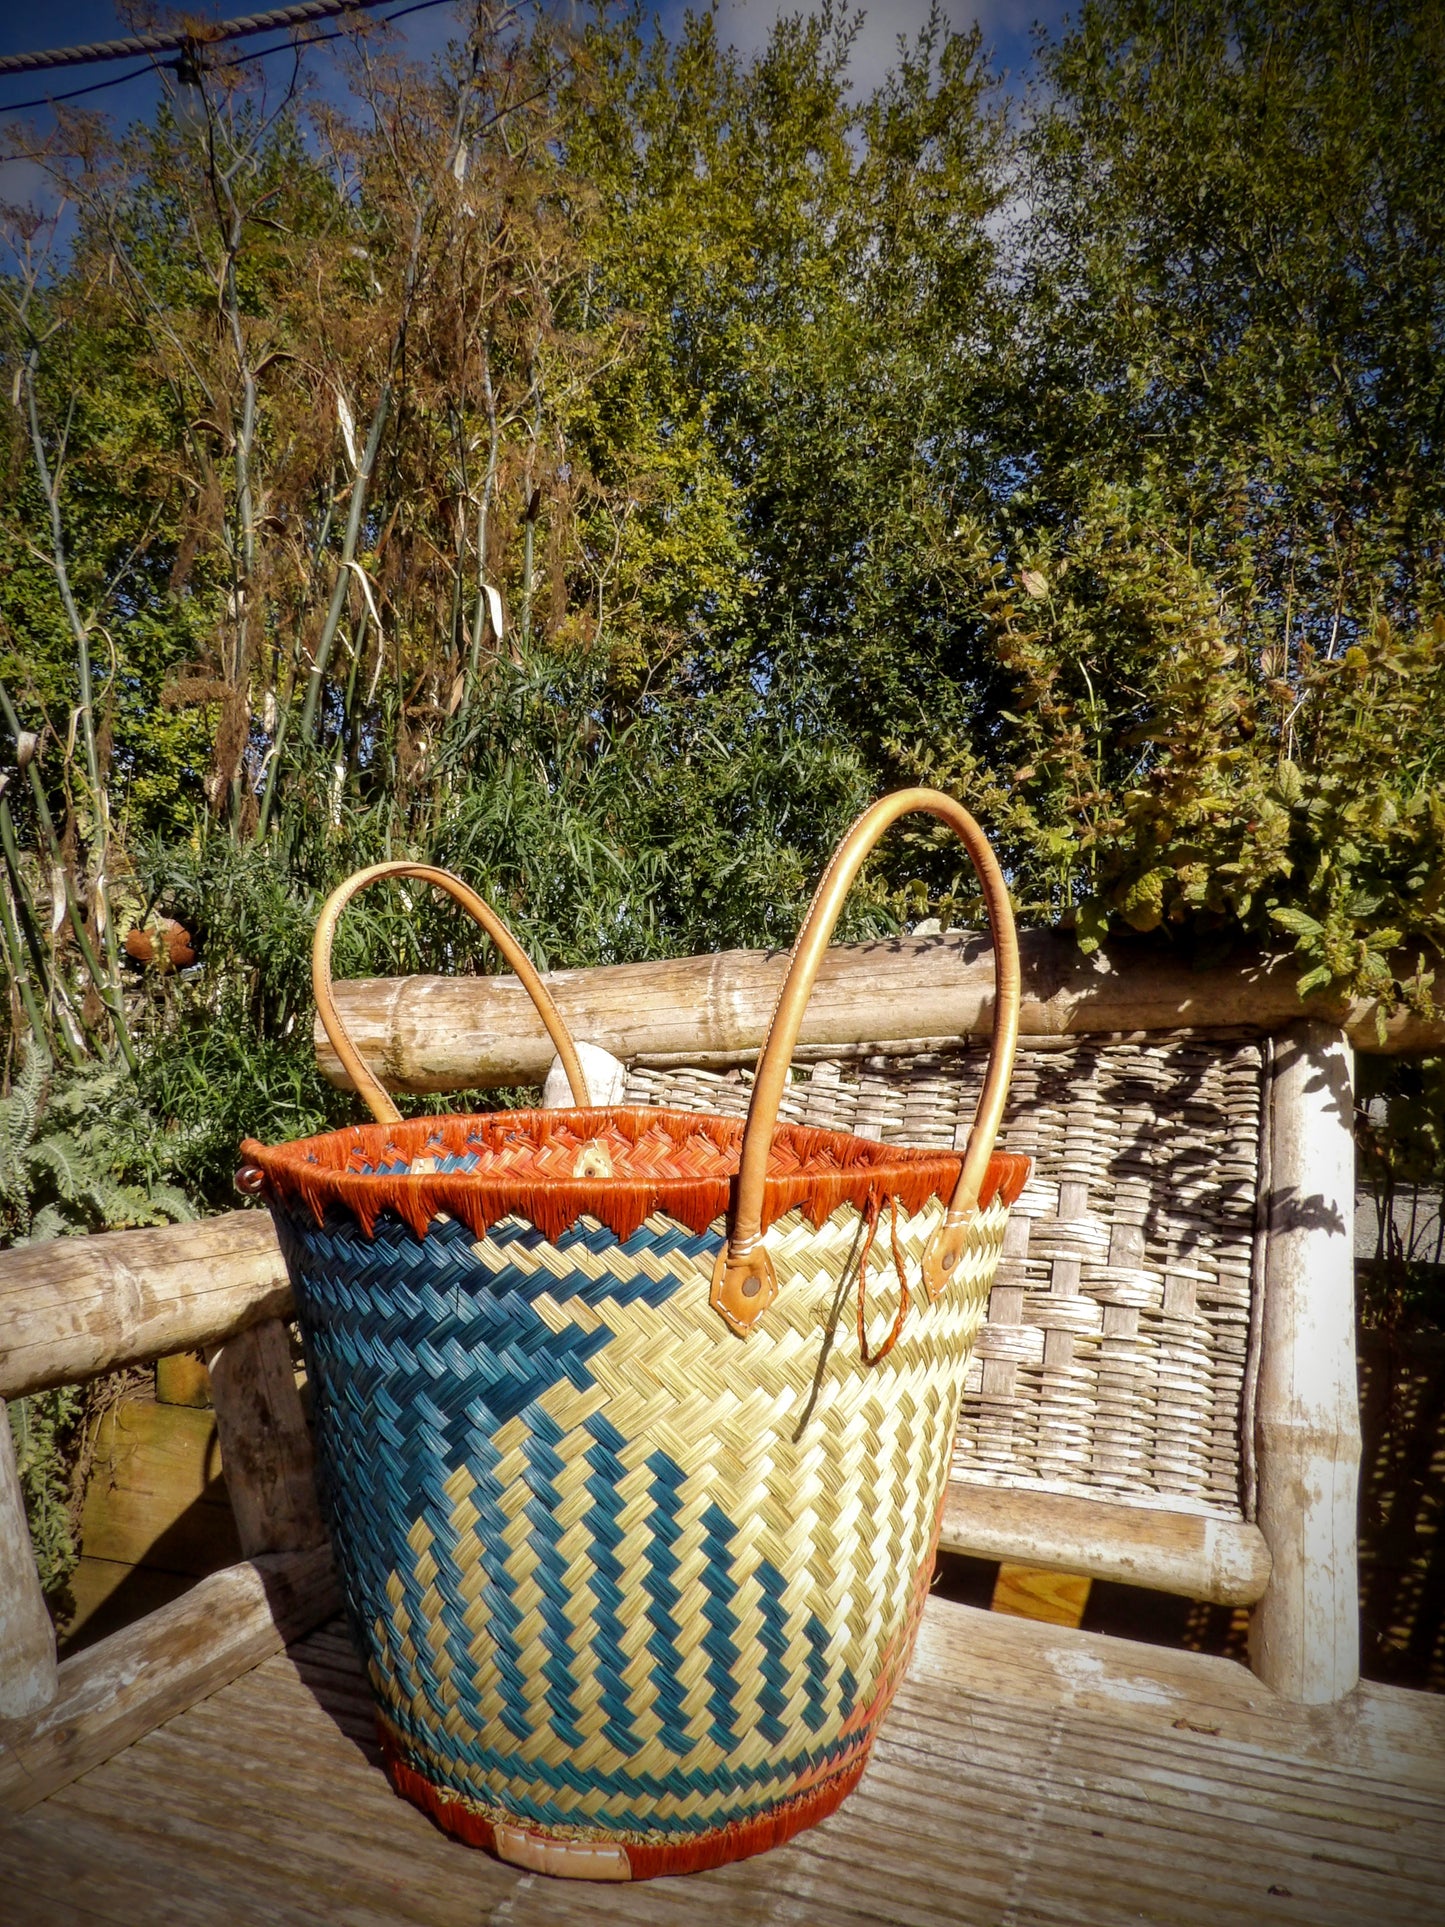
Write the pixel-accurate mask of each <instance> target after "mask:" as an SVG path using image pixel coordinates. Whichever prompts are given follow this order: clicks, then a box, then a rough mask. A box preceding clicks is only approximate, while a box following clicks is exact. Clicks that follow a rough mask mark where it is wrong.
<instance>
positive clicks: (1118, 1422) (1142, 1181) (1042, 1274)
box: [625, 1033, 1264, 1519]
mask: <svg viewBox="0 0 1445 1927" xmlns="http://www.w3.org/2000/svg"><path fill="white" fill-rule="evenodd" d="M892 1051H896V1052H897V1053H898V1054H896V1055H894V1054H889V1055H887V1056H883V1055H879V1056H873V1057H865V1058H861V1059H857V1060H854V1061H850V1062H844V1063H836V1062H823V1063H818V1064H815V1065H813V1066H812V1067H811V1073H810V1074H808V1073H807V1072H805V1071H803V1070H802V1069H801V1068H800V1070H799V1071H798V1072H797V1073H795V1076H796V1081H795V1082H794V1084H793V1085H792V1087H791V1088H790V1090H789V1091H788V1093H787V1095H786V1096H785V1098H784V1101H783V1106H782V1114H783V1116H785V1117H787V1118H789V1119H791V1120H792V1121H794V1122H796V1123H804V1124H810V1125H816V1126H819V1127H821V1128H826V1129H831V1130H847V1131H851V1132H855V1133H857V1134H858V1135H860V1136H865V1137H875V1138H878V1139H880V1140H882V1141H883V1142H885V1143H886V1142H891V1141H893V1140H895V1139H899V1138H902V1139H904V1140H906V1141H907V1142H909V1143H911V1144H921V1145H928V1144H933V1145H939V1146H943V1145H957V1144H961V1143H962V1142H963V1141H964V1139H965V1137H966V1136H967V1132H968V1127H969V1123H970V1121H971V1119H972V1116H973V1107H974V1103H975V1100H976V1098H977V1095H978V1091H979V1087H980V1084H981V1081H982V1075H983V1067H984V1064H985V1061H986V1055H987V1053H986V1051H985V1050H984V1048H983V1047H982V1046H981V1045H972V1044H969V1045H965V1046H963V1047H961V1048H960V1049H958V1050H955V1051H949V1052H929V1053H922V1052H911V1051H910V1050H909V1049H908V1046H907V1045H906V1044H900V1045H897V1046H892V1047H890V1053H891V1052H892ZM1263 1074H1264V1073H1263V1053H1262V1048H1261V1045H1260V1044H1259V1042H1258V1041H1257V1040H1251V1039H1244V1038H1240V1037H1238V1036H1235V1037H1223V1036H1214V1037H1209V1036H1199V1035H1198V1034H1197V1033H1196V1034H1195V1035H1193V1036H1191V1037H1189V1038H1187V1039H1173V1038H1163V1039H1154V1040H1150V1041H1148V1042H1134V1041H1113V1040H1091V1041H1087V1042H1080V1043H1079V1044H1078V1045H1076V1046H1071V1047H1069V1048H1067V1049H1057V1048H1054V1049H1047V1050H1044V1049H1037V1048H1030V1047H1029V1045H1028V1042H1027V1040H1025V1041H1024V1043H1023V1044H1022V1045H1021V1047H1020V1051H1019V1055H1018V1058H1017V1060H1016V1063H1015V1067H1014V1077H1013V1085H1012V1091H1011V1095H1010V1099H1009V1103H1008V1107H1007V1110H1006V1111H1005V1115H1004V1135H1005V1138H1006V1140H1007V1142H1008V1145H1009V1148H1010V1150H1011V1151H1014V1152H1018V1153H1027V1154H1028V1155H1030V1156H1032V1158H1033V1160H1034V1171H1033V1176H1032V1178H1031V1180H1030V1182H1029V1184H1028V1186H1027V1187H1026V1189H1025V1190H1024V1191H1023V1194H1022V1196H1021V1197H1020V1198H1019V1200H1018V1203H1017V1205H1016V1206H1015V1207H1014V1209H1013V1211H1012V1213H1011V1214H1010V1219H1009V1230H1008V1236H1007V1239H1006V1241H1005V1246H1004V1254H1003V1257H1002V1260H1001V1261H1000V1264H999V1267H998V1272H997V1276H996V1278H995V1281H994V1286H993V1292H992V1297H991V1302H990V1306H989V1316H988V1320H987V1323H986V1324H985V1325H984V1327H983V1330H982V1331H981V1332H980V1334H979V1338H978V1343H977V1346H976V1347H975V1351H974V1357H973V1362H972V1364H971V1365H970V1367H969V1372H968V1379H967V1386H966V1390H965V1395H964V1400H963V1407H962V1413H961V1417H960V1423H959V1429H958V1437H957V1441H956V1446H955V1453H954V1467H953V1470H954V1476H955V1477H956V1478H959V1479H963V1480H974V1481H978V1482H980V1483H986V1484H989V1485H995V1486H997V1485H1007V1486H1012V1487H1015V1488H1019V1489H1023V1490H1027V1491H1047V1492H1062V1493H1074V1494H1080V1495H1088V1494H1090V1493H1107V1494H1108V1495H1109V1496H1110V1497H1113V1498H1117V1499H1124V1500H1127V1501H1130V1502H1132V1503H1137V1504H1140V1505H1144V1506H1151V1505H1152V1506H1165V1507H1168V1508H1170V1509H1172V1510H1180V1511H1194V1512H1201V1513H1207V1514H1215V1515H1217V1516H1219V1517H1224V1518H1231V1519H1238V1518H1241V1517H1251V1516H1252V1502H1251V1498H1250V1494H1249V1490H1248V1484H1249V1481H1248V1467H1247V1465H1244V1464H1242V1463H1241V1452H1240V1441H1241V1439H1242V1438H1243V1439H1245V1440H1247V1439H1248V1436H1249V1432H1250V1418H1249V1413H1248V1411H1247V1410H1246V1409H1244V1407H1245V1401H1246V1399H1247V1396H1248V1385H1249V1359H1250V1332H1251V1305H1252V1299H1253V1287H1252V1280H1253V1275H1254V1265H1255V1236H1256V1226H1255V1217H1256V1199H1257V1191H1258V1183H1259V1131H1260V1113H1261V1103H1262V1095H1263ZM749 1088H750V1085H749V1079H748V1074H747V1073H741V1074H739V1073H738V1072H732V1073H729V1074H727V1075H726V1076H722V1075H719V1074H717V1073H715V1072H708V1071H700V1070H695V1069H682V1070H676V1069H668V1070H654V1069H646V1068H640V1067H633V1068H631V1069H630V1070H629V1072H628V1080H627V1086H626V1093H625V1094H626V1096H627V1098H628V1100H629V1101H630V1102H632V1103H638V1104H643V1103H661V1104H667V1105H696V1106H698V1107H699V1108H706V1109H708V1110H713V1111H722V1112H727V1111H732V1110H737V1111H745V1110H746V1108H747V1103H748V1094H749Z"/></svg>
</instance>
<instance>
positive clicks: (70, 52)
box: [0, 0, 385, 74]
mask: <svg viewBox="0 0 1445 1927" xmlns="http://www.w3.org/2000/svg"><path fill="white" fill-rule="evenodd" d="M384 4H385V0H300V4H299V5H296V6H290V7H273V8H272V9H271V11H270V12H269V13H251V14H246V15H244V16H243V17H242V18H240V19H239V20H218V21H216V23H215V25H214V26H210V25H207V24H206V23H204V22H202V23H201V24H199V25H195V24H193V25H191V26H189V27H175V28H171V29H170V30H169V31H167V32H165V33H138V34H132V35H130V36H129V37H128V38H127V39H125V40H95V41H92V42H90V44H89V45H87V46H84V47H52V48H50V49H49V50H48V51H45V52H37V53H28V54H6V55H5V56H4V57H3V58H0V74H29V73H39V72H40V71H41V70H42V69H44V68H48V67H80V66H84V65H86V64H87V63H89V62H91V61H96V60H128V59H129V58H130V57H131V56H132V55H133V54H160V53H171V52H174V51H176V50H177V49H179V48H182V47H194V46H213V45H216V44H218V43H220V42H221V41H224V40H239V39H241V38H242V37H243V36H244V35H246V34H252V33H271V32H274V31H275V29H276V28H278V27H303V26H306V25H307V24H308V23H309V22H311V21H313V20H330V19H333V18H334V17H335V16H336V15H337V14H339V13H357V12H361V11H363V10H364V9H366V8H369V7H377V6H382V5H384Z"/></svg>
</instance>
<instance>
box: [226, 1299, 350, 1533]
mask: <svg viewBox="0 0 1445 1927" xmlns="http://www.w3.org/2000/svg"><path fill="white" fill-rule="evenodd" d="M207 1362H208V1364H209V1366H210V1372H211V1403H212V1405H213V1406H214V1407H215V1411H216V1436H217V1438H218V1439H219V1441H220V1446H221V1470H222V1471H223V1472H224V1473H225V1475H226V1488H227V1490H228V1491H229V1492H230V1495H231V1507H232V1510H233V1511H234V1512H235V1515H236V1529H237V1531H238V1532H239V1534H240V1537H241V1550H242V1551H243V1552H244V1553H245V1555H246V1557H247V1558H248V1559H254V1558H255V1557H257V1555H258V1554H260V1553H265V1552H304V1551H306V1550H307V1549H308V1548H309V1547H311V1546H319V1545H321V1544H323V1543H324V1542H325V1538H326V1528H325V1527H324V1526H323V1524H322V1522H321V1511H320V1507H319V1506H318V1505H317V1502H316V1470H315V1461H314V1458H313V1454H312V1450H311V1433H310V1429H309V1428H308V1426H307V1424H306V1414H305V1412H304V1411H303V1410H302V1408H301V1394H300V1393H299V1392H298V1391H297V1389H296V1374H295V1372H294V1371H293V1370H292V1367H291V1347H290V1343H289V1340H288V1337H287V1332H286V1326H285V1324H284V1323H283V1321H282V1320H281V1319H279V1318H268V1319H267V1320H266V1321H265V1323H264V1324H260V1325H252V1326H251V1327H250V1328H249V1329H248V1330H247V1331H243V1332H238V1333H237V1334H236V1336H235V1337H234V1338H228V1339H227V1340H226V1342H225V1344H224V1345H218V1346H217V1347H216V1348H215V1350H214V1351H213V1352H212V1353H211V1354H210V1357H209V1359H208V1361H207Z"/></svg>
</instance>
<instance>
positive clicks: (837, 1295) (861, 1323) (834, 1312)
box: [793, 1196, 913, 1445]
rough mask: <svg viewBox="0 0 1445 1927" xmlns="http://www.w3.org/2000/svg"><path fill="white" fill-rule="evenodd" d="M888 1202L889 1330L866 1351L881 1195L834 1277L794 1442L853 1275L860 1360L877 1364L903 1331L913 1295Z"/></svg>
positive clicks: (894, 1203) (813, 1398)
mask: <svg viewBox="0 0 1445 1927" xmlns="http://www.w3.org/2000/svg"><path fill="white" fill-rule="evenodd" d="M888 1203H889V1206H890V1209H891V1212H892V1221H891V1223H890V1226H889V1231H890V1238H891V1243H892V1246H893V1267H894V1270H895V1271H896V1272H897V1273H898V1312H897V1315H896V1316H895V1318H894V1320H893V1329H892V1331H890V1332H889V1334H888V1336H887V1337H886V1338H885V1339H884V1341H883V1343H882V1344H881V1345H880V1346H879V1348H878V1350H877V1351H876V1352H870V1351H869V1349H868V1331H867V1308H866V1298H867V1289H868V1286H867V1276H868V1257H869V1253H870V1252H871V1251H872V1249H873V1239H874V1235H875V1233H876V1232H877V1230H878V1220H879V1218H880V1217H881V1216H882V1215H883V1200H882V1199H881V1198H875V1199H874V1200H873V1201H872V1203H871V1204H869V1205H867V1206H865V1208H864V1210H863V1212H862V1215H861V1216H860V1217H859V1219H858V1230H857V1233H856V1234H855V1236H854V1239H853V1248H852V1250H851V1251H850V1252H849V1253H848V1256H847V1259H846V1260H845V1262H844V1265H843V1269H842V1271H841V1273H840V1274H839V1277H838V1289H837V1291H836V1292H834V1294H833V1302H832V1304H831V1305H830V1306H829V1307H828V1317H827V1321H826V1323H825V1324H824V1326H823V1342H822V1344H821V1346H820V1347H819V1348H818V1369H817V1370H816V1371H815V1372H814V1374H813V1385H812V1389H811V1390H810V1392H809V1393H808V1402H807V1404H806V1405H805V1406H804V1407H803V1412H802V1416H801V1417H800V1418H799V1420H798V1423H797V1425H796V1427H795V1428H794V1431H793V1443H794V1445H796V1444H797V1443H798V1441H799V1439H801V1438H802V1436H803V1428H804V1426H805V1425H806V1424H807V1423H808V1420H809V1419H810V1418H811V1417H812V1416H813V1408H814V1406H815V1405H816V1404H817V1403H818V1394H819V1393H820V1392H821V1391H822V1389H823V1374H824V1372H825V1371H826V1370H827V1368H828V1358H829V1355H830V1354H831V1352H832V1350H833V1341H834V1339H835V1338H836V1337H837V1335H838V1321H839V1319H840V1318H841V1317H842V1313H843V1306H844V1303H845V1301H846V1300H847V1297H848V1293H849V1291H850V1289H851V1288H852V1286H853V1283H854V1280H855V1278H856V1281H857V1285H858V1352H859V1356H860V1357H861V1358H862V1360H863V1363H864V1364H865V1365H867V1366H869V1367H870V1368H871V1367H873V1366H875V1365H881V1364H882V1363H883V1361H884V1359H885V1358H887V1356H888V1354H889V1353H890V1352H891V1351H892V1350H893V1347H894V1346H895V1345H896V1344H897V1343H898V1340H899V1338H900V1337H901V1336H902V1334H903V1325H904V1321H905V1320H906V1319H907V1317H908V1313H909V1309H910V1307H911V1306H912V1303H913V1294H912V1293H911V1292H910V1291H909V1289H908V1280H907V1278H906V1277H905V1275H904V1270H903V1265H904V1259H903V1246H902V1244H901V1242H900V1240H899V1237H898V1199H897V1197H896V1196H895V1197H891V1198H890V1199H889V1200H888Z"/></svg>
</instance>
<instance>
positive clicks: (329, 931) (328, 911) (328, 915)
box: [311, 863, 592, 1124]
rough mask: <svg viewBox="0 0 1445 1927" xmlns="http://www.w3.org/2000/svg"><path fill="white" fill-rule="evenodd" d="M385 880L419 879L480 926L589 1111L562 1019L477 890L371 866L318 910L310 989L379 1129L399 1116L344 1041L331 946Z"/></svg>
mask: <svg viewBox="0 0 1445 1927" xmlns="http://www.w3.org/2000/svg"><path fill="white" fill-rule="evenodd" d="M383 877H419V878H420V879H421V881H422V882H423V883H434V884H435V885H436V887H437V888H438V890H444V891H445V892H446V894H447V895H448V896H449V897H450V898H451V899H452V900H453V902H455V903H459V904H460V905H461V907H462V908H463V910H465V911H466V913H467V915H468V916H469V917H471V918H473V919H474V921H475V922H477V923H479V924H480V925H481V926H482V928H483V930H485V931H486V933H487V935H488V936H489V937H490V938H491V940H492V942H493V943H494V944H495V945H496V946H497V948H498V950H500V951H501V953H502V955H503V956H504V957H505V958H506V960H507V962H508V963H509V964H510V965H511V966H512V969H513V970H514V971H515V972H516V975H517V979H518V981H519V982H520V983H521V985H522V988H523V989H524V990H525V991H526V993H527V995H528V996H529V997H530V998H531V999H532V1002H533V1003H534V1004H535V1005H536V1006H537V1015H538V1016H539V1017H540V1018H541V1019H542V1022H543V1023H544V1024H545V1025H546V1027H547V1035H548V1036H549V1037H550V1038H551V1039H552V1042H553V1043H554V1044H555V1045H556V1047H557V1055H558V1056H559V1057H560V1058H561V1059H562V1068H563V1070H565V1071H566V1073H567V1082H568V1083H569V1084H570V1085H571V1086H572V1097H573V1100H574V1101H575V1103H576V1104H577V1106H578V1108H579V1109H581V1110H586V1109H588V1108H589V1107H590V1105H591V1102H592V1098H591V1094H590V1093H589V1091H588V1089H587V1079H586V1077H585V1076H584V1075H583V1071H582V1065H581V1062H580V1060H579V1059H578V1056H577V1047H576V1045H575V1044H574V1043H573V1042H572V1037H571V1033H570V1032H569V1031H568V1029H567V1026H566V1024H564V1023H563V1021H562V1014H561V1012H560V1011H559V1010H558V1008H557V1006H556V1005H555V1004H554V1003H553V1001H552V998H551V995H550V993H549V992H548V989H547V986H546V985H545V984H544V983H543V982H542V979H541V978H540V977H539V976H538V975H537V972H536V971H535V970H534V969H533V967H532V963H531V960H530V959H529V957H528V956H527V953H526V951H525V950H523V948H522V946H521V945H520V944H519V943H518V942H517V939H516V938H515V937H514V936H513V935H512V933H511V931H510V930H509V929H508V928H507V926H506V924H504V923H503V922H502V919H501V918H500V917H499V916H498V915H497V913H496V911H495V910H493V909H492V908H491V907H490V905H488V904H486V903H484V902H483V901H482V899H481V898H480V897H479V896H478V895H477V893H476V891H475V890H472V889H469V888H468V886H467V885H466V884H465V883H463V882H462V880H461V878H460V877H454V876H452V875H451V874H450V872H449V871H446V870H434V869H432V867H431V866H430V865H429V864H426V863H373V864H372V865H371V867H370V868H369V869H366V870H358V871H357V872H356V874H355V875H354V876H349V877H348V878H347V879H346V881H345V883H341V884H338V885H337V887H336V888H335V889H334V890H333V891H332V892H331V895H330V896H329V897H328V898H327V899H326V901H325V903H324V904H323V905H322V906H321V915H320V916H319V917H318V918H317V920H316V935H315V936H314V937H313V938H312V941H311V983H312V987H313V989H314V990H315V992H316V1009H317V1013H318V1014H319V1016H320V1018H321V1023H322V1027H323V1028H324V1030H325V1032H326V1035H327V1036H328V1037H329V1038H330V1039H331V1048H332V1049H333V1050H334V1051H335V1052H336V1055H337V1056H338V1057H339V1058H340V1059H341V1063H342V1068H343V1069H344V1070H345V1071H346V1073H347V1075H348V1076H349V1077H350V1079H351V1081H352V1083H353V1084H354V1085H355V1086H356V1089H357V1092H358V1094H359V1095H360V1096H361V1098H362V1099H363V1100H364V1101H365V1103H366V1106H367V1109H368V1110H369V1111H370V1112H371V1115H372V1116H373V1117H374V1118H375V1119H376V1121H377V1123H378V1124H399V1123H400V1122H401V1112H400V1111H399V1110H398V1109H397V1108H396V1106H395V1104H393V1103H392V1101H391V1099H390V1098H389V1097H388V1096H387V1094H386V1092H385V1091H384V1090H383V1089H382V1087H381V1085H380V1084H379V1083H378V1082H377V1080H376V1078H375V1077H373V1076H372V1074H371V1072H370V1071H369V1070H368V1069H367V1067H366V1065H365V1064H364V1063H363V1062H362V1061H361V1053H360V1052H359V1051H358V1050H357V1048H356V1046H355V1044H353V1043H352V1041H351V1039H350V1038H349V1037H348V1036H347V1034H346V1027H345V1025H344V1024H343V1023H342V1021H341V1018H340V1015H339V1014H338V1012H337V1009H336V1005H335V1003H334V1001H333V999H332V996H331V940H332V938H333V936H334V935H335V934H336V925H337V923H338V921H339V920H340V917H341V913H342V911H343V910H344V909H345V908H346V906H347V904H348V903H350V901H351V899H352V898H353V897H354V896H355V895H356V893H357V891H358V890H364V889H365V888H366V886H367V884H369V883H377V882H379V881H380V880H381V878H383Z"/></svg>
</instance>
